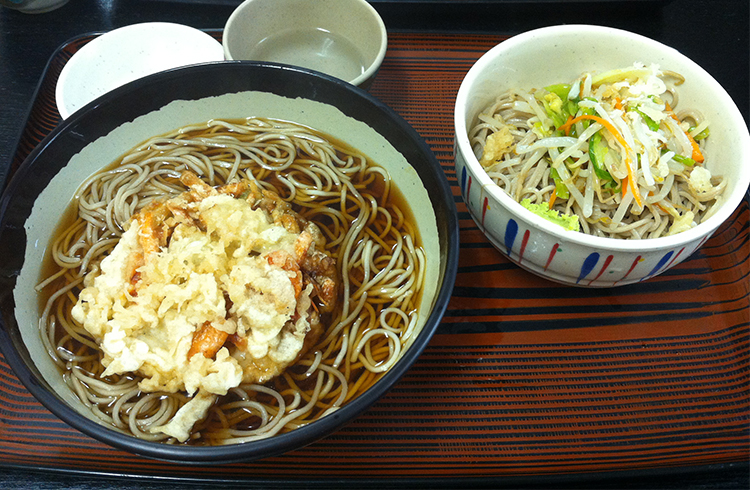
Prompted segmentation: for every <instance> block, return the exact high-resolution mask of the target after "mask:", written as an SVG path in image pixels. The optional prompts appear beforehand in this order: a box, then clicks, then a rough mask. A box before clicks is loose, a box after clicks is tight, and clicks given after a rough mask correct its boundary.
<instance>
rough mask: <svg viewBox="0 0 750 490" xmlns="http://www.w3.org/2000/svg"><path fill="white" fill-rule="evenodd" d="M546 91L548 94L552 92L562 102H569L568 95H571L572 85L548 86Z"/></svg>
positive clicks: (557, 84)
mask: <svg viewBox="0 0 750 490" xmlns="http://www.w3.org/2000/svg"><path fill="white" fill-rule="evenodd" d="M544 90H546V91H547V92H552V93H553V94H555V95H557V96H558V97H560V99H561V100H568V93H570V84H567V83H556V84H554V85H548V86H546V87H544Z"/></svg>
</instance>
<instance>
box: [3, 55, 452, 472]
mask: <svg viewBox="0 0 750 490" xmlns="http://www.w3.org/2000/svg"><path fill="white" fill-rule="evenodd" d="M248 91H250V92H251V93H261V94H275V95H272V97H275V96H281V97H283V98H285V99H290V100H291V102H289V106H290V107H292V108H295V109H294V110H296V105H297V104H298V103H299V104H300V105H304V104H308V105H306V106H305V107H303V108H301V109H300V112H299V113H298V115H299V116H300V117H307V118H308V120H311V121H313V122H312V123H311V124H309V125H310V126H313V127H317V128H319V129H322V130H323V131H324V132H326V130H325V129H324V128H323V127H321V126H320V125H316V123H315V112H316V110H312V111H311V110H310V107H309V105H310V104H312V105H313V106H321V107H328V108H330V107H331V106H332V107H333V108H335V109H334V110H333V111H334V112H335V113H336V114H338V113H341V114H342V116H341V117H343V118H344V119H345V120H354V121H355V122H357V123H356V124H359V123H363V124H364V125H366V126H368V127H369V128H372V130H374V132H377V133H379V134H380V135H381V136H382V137H383V138H384V140H383V141H384V142H385V145H386V146H387V145H390V146H391V147H392V148H394V149H395V150H397V151H398V152H399V153H400V154H402V155H403V157H404V158H405V162H408V164H405V165H404V167H409V166H410V167H411V169H409V172H411V173H412V174H414V175H415V176H416V177H415V179H416V182H419V181H421V183H422V185H423V187H424V191H425V196H429V197H426V198H425V199H426V200H429V204H427V205H420V208H423V209H420V212H424V211H427V213H426V214H427V215H429V216H433V217H434V221H435V226H436V233H434V235H435V236H429V235H428V236H424V235H423V236H422V240H423V242H426V243H427V242H429V243H433V244H435V250H436V251H437V253H436V257H435V259H434V260H432V261H431V262H432V264H431V266H432V267H434V268H435V269H434V272H435V278H436V282H437V287H436V289H435V291H434V294H433V295H432V300H431V302H430V306H429V309H428V310H427V311H428V313H427V315H426V316H427V319H426V321H425V323H424V326H423V328H422V329H421V331H420V333H419V334H418V336H417V337H416V339H415V340H414V342H413V344H412V345H411V346H410V347H409V348H408V349H407V350H406V352H405V353H404V354H403V355H402V357H401V359H400V360H399V361H398V362H397V363H396V364H395V365H394V366H393V367H392V369H391V370H390V371H389V372H387V373H386V374H385V375H384V376H383V377H382V378H381V379H380V380H379V381H378V382H377V383H376V384H375V385H374V386H372V387H371V388H370V389H369V390H367V391H366V392H365V393H363V394H362V395H360V396H359V397H358V398H356V399H354V400H352V401H351V402H349V403H348V404H347V405H345V406H344V407H343V408H341V409H339V410H338V411H336V412H334V413H332V414H330V415H328V416H326V417H323V418H322V419H320V420H318V421H316V422H313V423H311V424H309V425H307V426H304V427H302V428H299V429H297V430H294V431H291V432H289V433H285V434H280V435H276V436H273V437H271V438H268V439H265V440H261V441H257V442H251V443H242V444H231V445H226V446H216V447H187V446H180V445H169V444H163V443H155V442H147V441H143V440H140V439H137V438H135V437H133V436H130V435H126V434H123V433H121V432H119V431H117V430H114V429H112V428H109V427H106V426H104V425H102V424H101V423H99V422H96V421H95V420H93V419H92V418H90V417H88V416H85V415H84V414H83V413H82V411H81V410H80V407H76V406H75V405H76V404H75V403H71V396H72V395H71V394H70V393H65V388H64V384H62V383H60V382H58V380H57V379H56V378H55V376H56V373H55V372H53V371H50V368H49V366H45V361H44V359H43V358H42V356H46V355H47V354H46V353H45V352H40V347H39V345H40V341H39V340H38V338H39V333H38V326H37V324H36V322H35V321H34V320H35V319H37V318H38V315H39V312H38V311H37V310H38V307H35V305H36V304H37V303H36V302H35V301H36V300H35V299H32V298H33V297H34V295H35V293H34V291H33V290H32V287H31V286H30V285H32V284H34V281H35V280H37V279H38V278H39V275H38V274H37V275H36V276H35V277H30V278H24V274H25V275H27V276H28V275H29V274H30V273H26V272H25V269H24V268H25V267H27V266H28V267H29V268H30V270H32V271H33V270H35V269H34V267H36V269H38V268H39V265H38V262H39V257H40V256H41V255H40V254H43V250H44V248H45V247H46V245H47V243H44V241H43V240H39V239H38V238H37V234H38V232H40V228H49V227H53V226H54V224H55V222H56V220H57V219H58V218H57V214H59V213H60V212H61V210H62V208H63V207H64V206H65V203H66V202H67V200H69V199H70V198H71V197H72V195H73V193H74V191H75V189H76V187H77V186H78V185H79V184H80V183H81V182H82V181H83V180H84V179H85V178H86V177H87V176H88V175H89V174H90V173H91V172H92V169H93V170H96V169H97V168H101V167H103V166H105V165H107V164H108V163H109V162H110V161H112V160H113V159H114V158H112V157H109V156H107V154H108V152H114V153H112V154H113V155H115V157H116V156H119V155H120V154H122V153H124V152H125V151H126V150H127V149H129V148H131V147H133V146H135V145H136V144H138V143H140V142H141V141H143V140H144V139H146V138H144V137H143V135H139V134H138V131H140V130H141V129H140V128H144V127H145V128H149V127H150V126H149V124H143V122H142V120H143V117H141V116H143V115H146V114H148V116H146V117H147V118H149V119H148V121H151V120H152V119H158V117H160V116H158V114H161V113H162V112H163V111H164V109H163V108H164V107H165V106H168V105H169V107H168V109H166V110H167V117H166V119H168V121H167V122H166V123H165V124H167V126H164V128H165V129H166V128H168V129H166V130H163V131H162V132H166V131H167V130H169V129H174V128H177V127H180V126H182V125H184V124H182V123H178V122H177V121H172V116H173V115H175V114H176V115H178V116H179V117H178V118H177V119H179V118H180V117H182V116H183V115H184V117H185V118H187V119H186V121H189V122H202V121H204V120H207V119H210V118H211V117H224V116H222V115H209V116H208V117H205V118H204V119H202V120H191V119H190V117H198V118H200V117H201V115H206V114H207V113H206V112H205V111H206V107H208V108H209V109H208V110H209V112H210V110H211V109H210V108H211V107H214V105H213V104H214V101H215V100H217V99H214V98H213V97H218V96H225V97H227V96H226V95H225V94H237V95H235V96H236V97H240V98H242V97H245V94H248V93H249V92H248ZM235 96H228V97H235ZM248 97H249V95H248ZM175 101H178V102H175ZM180 101H185V102H180ZM300 101H302V102H300ZM310 101H313V102H310ZM196 106H200V107H201V109H200V110H198V112H197V115H193V114H192V113H190V111H191V110H193V109H194V108H195V107H196ZM216 107H221V103H217V104H216ZM191 108H193V109H191ZM326 110H328V109H326ZM155 111H158V112H155ZM175 111H176V112H175ZM201 111H203V112H201ZM311 112H312V113H313V114H312V115H311ZM155 114H156V115H157V116H154V115H155ZM326 114H328V113H326ZM252 115H257V116H264V115H265V116H268V117H276V116H277V115H276V114H262V113H259V114H252ZM329 115H330V114H329ZM292 117H293V116H292ZM326 117H328V116H326ZM335 117H339V116H335ZM310 118H312V119H310ZM136 119H138V120H137V121H136ZM132 121H136V122H135V123H133V124H126V123H129V122H132ZM300 122H301V121H300ZM320 122H321V124H323V126H325V124H327V123H326V122H325V121H323V120H321V121H320ZM159 124H163V123H162V122H159V123H158V124H156V126H157V127H161V126H159ZM169 124H173V126H171V127H169V126H168V125H169ZM356 124H354V125H355V126H356ZM365 132H367V131H365ZM130 133H134V134H132V135H131V134H130ZM123 134H125V135H127V137H123ZM153 134H161V133H160V132H157V133H153ZM357 134H358V133H357ZM114 135H119V136H114ZM123 139H124V140H125V141H122V140H123ZM347 143H349V142H348V141H347ZM353 146H355V147H356V146H357V144H353ZM359 149H360V150H363V151H364V152H365V153H366V154H367V150H366V149H363V148H359ZM92 151H96V152H101V153H102V159H101V161H100V163H98V164H95V168H88V167H85V166H82V167H80V169H79V168H78V165H79V164H78V163H77V162H78V161H79V159H81V158H82V157H81V156H82V155H86V154H87V152H88V154H90V153H91V152H92ZM118 152H119V153H118ZM369 156H372V155H369ZM87 158H88V160H91V158H90V157H87ZM71 159H73V162H71ZM69 162H71V163H70V164H69ZM376 162H377V160H376ZM97 166H98V167H97ZM53 179H54V180H53ZM66 182H67V183H66ZM51 183H54V184H51ZM399 184H401V182H399ZM399 187H401V186H400V185H399ZM401 190H402V193H406V192H405V190H404V189H403V188H401ZM43 192H44V194H43ZM40 195H42V196H43V197H42V198H40ZM35 206H41V210H39V209H37V211H34V212H32V209H33V208H34V207H35ZM430 208H431V210H432V212H430ZM35 213H36V214H35ZM36 215H41V216H47V218H42V219H41V221H40V220H38V219H36V218H34V220H32V219H30V217H33V216H36ZM45 220H46V221H45ZM32 221H33V222H32ZM45 223H46V224H45ZM44 233H47V234H48V235H49V234H50V233H51V232H48V231H45V232H44ZM44 236H47V235H44ZM0 255H1V256H2V257H3V260H2V264H1V265H0V313H1V314H2V315H1V317H0V326H1V327H2V328H1V329H0V347H1V348H2V352H3V354H4V355H5V359H6V360H7V362H8V363H9V364H10V366H11V367H12V368H13V370H14V372H15V374H16V375H17V376H18V378H19V379H20V381H21V382H22V383H23V384H24V385H25V386H26V387H27V388H28V390H29V391H30V392H31V393H32V394H33V395H34V396H35V397H36V398H37V399H38V400H39V401H40V402H41V403H42V404H43V405H44V406H45V407H47V408H48V409H49V410H50V411H51V412H52V413H54V414H55V415H57V416H58V417H60V418H61V419H62V420H63V421H65V422H66V423H68V424H69V425H71V426H73V427H75V428H76V429H78V430H80V431H82V432H84V433H86V434H88V435H89V436H91V437H93V438H95V439H98V440H100V441H103V442H105V443H107V444H110V445H112V446H114V447H117V448H120V449H124V450H127V451H131V452H133V453H136V454H140V455H144V456H148V457H152V458H157V459H163V460H169V461H175V462H182V463H202V464H205V463H229V462H236V461H247V460H251V459H258V458H263V457H268V456H273V455H278V454H281V453H284V452H287V451H290V450H292V449H296V448H300V447H302V446H305V445H307V444H309V443H311V442H313V441H315V440H317V439H319V438H321V437H324V436H326V435H327V434H330V433H332V432H333V431H335V430H336V429H338V428H340V427H341V426H342V425H343V424H345V423H347V422H349V421H351V420H352V419H353V418H354V417H356V416H357V415H358V414H360V413H361V412H362V411H364V410H365V409H367V408H368V407H370V406H371V405H372V404H373V403H374V402H375V401H377V400H378V398H380V397H381V396H382V395H383V394H384V393H386V391H387V390H388V389H389V388H391V387H392V386H393V385H394V383H396V381H397V380H398V379H399V378H400V377H401V376H402V375H403V374H404V373H405V372H406V371H407V370H408V369H409V367H410V366H411V365H412V364H413V363H414V361H415V360H416V359H417V357H418V356H419V355H420V353H421V352H422V350H423V349H424V347H425V346H426V345H427V343H428V342H429V340H430V338H431V337H432V335H433V333H434V332H435V329H436V328H437V326H438V324H439V323H440V320H441V318H442V316H443V313H444V311H445V308H446V306H447V304H448V300H449V298H450V294H451V291H452V288H453V283H454V280H455V274H456V269H457V264H458V219H457V214H456V209H455V205H454V199H453V194H452V192H451V190H450V187H449V185H448V183H447V180H446V178H445V175H444V174H443V171H442V169H441V167H440V165H439V164H438V162H437V160H436V158H435V156H434V154H433V153H432V151H431V150H430V149H429V147H428V146H427V145H426V144H425V142H424V141H423V139H422V138H421V137H420V136H419V135H418V134H417V133H416V131H414V129H413V128H412V127H411V126H409V124H408V123H406V122H405V121H404V120H403V119H402V118H401V117H399V116H398V115H397V114H396V113H395V112H394V111H393V110H391V109H390V108H388V107H387V106H386V105H385V104H383V103H382V102H380V101H379V100H378V99H376V98H375V97H373V96H371V95H369V94H368V93H367V92H365V91H363V90H361V89H359V88H357V87H354V86H352V85H350V84H347V83H345V82H342V81H340V80H338V79H335V78H332V77H329V76H326V75H322V74H320V73H316V72H312V71H309V70H304V69H300V68H295V67H290V66H283V65H277V64H272V63H253V62H244V61H232V62H218V63H208V64H203V65H194V66H190V67H186V68H179V69H175V70H170V71H166V72H162V73H159V74H156V75H152V76H149V77H146V78H143V79H140V80H137V81H135V82H132V83H130V84H128V85H125V86H123V87H120V88H118V89H116V90H114V91H112V92H110V93H108V94H106V95H104V96H102V97H100V98H99V99H97V100H95V101H94V102H92V103H90V104H89V105H87V106H86V107H84V108H82V109H81V110H79V111H78V112H76V113H75V114H73V115H71V116H70V117H69V118H68V119H67V120H66V121H65V122H63V123H62V124H61V125H60V126H59V127H57V128H56V129H55V130H54V131H53V132H52V133H51V134H50V135H48V136H47V137H46V138H44V140H43V141H42V142H41V143H40V144H39V145H38V146H37V147H36V148H35V149H34V150H33V151H32V153H31V154H30V155H29V157H28V158H27V159H26V161H25V162H24V163H23V165H22V166H21V167H20V168H19V170H18V171H17V172H16V174H15V175H14V176H13V179H12V180H11V181H10V183H9V185H8V187H7V188H6V190H5V192H4V194H3V196H2V200H1V201H0ZM34 263H36V265H34ZM31 275H33V274H31ZM14 290H15V291H14ZM41 350H42V351H43V349H41ZM47 362H48V361H47ZM53 385H54V386H53Z"/></svg>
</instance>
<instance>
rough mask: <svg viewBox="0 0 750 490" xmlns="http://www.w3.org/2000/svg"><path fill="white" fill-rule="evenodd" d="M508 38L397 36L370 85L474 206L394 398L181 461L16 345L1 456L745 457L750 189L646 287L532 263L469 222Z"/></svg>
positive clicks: (301, 459) (427, 474)
mask: <svg viewBox="0 0 750 490" xmlns="http://www.w3.org/2000/svg"><path fill="white" fill-rule="evenodd" d="M212 34H213V35H215V36H216V37H217V38H219V37H220V35H221V33H220V32H213V33H212ZM94 37H95V35H93V34H92V35H85V36H82V37H80V38H76V39H73V40H71V41H70V42H69V43H67V44H65V45H64V46H62V47H61V48H60V49H59V50H58V51H57V52H56V53H55V54H54V55H53V57H52V58H51V60H50V63H49V66H48V69H47V70H46V71H45V74H44V76H43V78H42V80H41V82H40V85H39V89H38V93H37V97H36V98H35V101H34V103H33V105H32V107H31V110H30V114H29V118H28V122H27V125H26V128H25V130H24V132H23V134H22V137H21V139H20V142H19V145H18V148H17V152H16V154H15V158H14V160H13V162H12V166H11V173H12V172H13V171H14V170H15V169H16V168H17V167H18V165H20V164H21V162H22V161H23V159H24V158H25V157H26V155H28V153H29V152H30V151H31V150H32V149H33V148H34V146H35V145H36V144H37V143H38V142H39V141H40V140H41V139H42V138H43V137H44V136H45V135H46V134H47V133H49V132H50V131H51V130H52V129H53V128H54V127H55V126H56V125H57V124H58V123H59V122H60V117H59V114H58V113H57V110H56V106H55V99H54V89H55V83H56V80H57V77H58V75H59V73H60V70H61V69H62V67H63V66H64V64H65V62H66V61H67V60H68V59H70V57H71V56H72V55H73V54H74V53H75V52H76V51H77V50H78V49H80V47H81V46H83V45H84V44H85V43H87V42H88V41H90V40H91V39H93V38H94ZM502 40H503V37H499V36H490V35H458V34H452V35H444V34H424V33H420V34H417V33H392V34H391V35H390V37H389V49H388V53H387V55H386V58H385V62H384V63H383V66H382V69H381V70H380V73H379V74H378V76H377V79H376V80H375V83H374V84H373V85H372V87H371V88H370V92H371V93H372V94H373V95H375V96H377V97H379V98H380V99H381V100H383V101H384V102H386V103H387V104H389V105H390V106H391V107H392V108H393V109H395V110H396V111H397V112H398V113H399V114H401V115H402V116H403V117H404V118H405V119H406V120H407V121H409V122H410V123H411V124H412V125H413V126H414V127H415V128H416V130H417V131H418V132H419V133H420V134H421V135H422V136H423V137H424V138H425V140H426V141H427V143H428V144H429V145H430V146H431V148H432V149H433V151H434V152H435V154H436V155H437V157H438V160H439V161H440V164H441V165H442V167H443V170H444V171H445V173H446V175H447V177H448V180H449V182H450V183H451V185H452V186H453V190H454V196H455V201H456V206H457V207H458V212H459V218H460V220H461V222H460V223H461V256H460V265H459V272H458V277H457V280H456V286H455V289H454V292H453V298H452V300H451V303H450V305H449V307H448V310H447V313H446V315H445V318H444V320H443V322H442V323H441V325H440V327H439V330H438V332H437V334H436V335H435V337H434V339H433V341H432V342H431V343H430V345H429V346H428V347H427V349H426V350H425V352H424V354H423V355H422V356H421V358H420V359H419V360H418V361H417V363H416V364H415V365H414V366H413V368H412V369H411V370H410V371H409V372H408V373H407V375H406V376H405V377H404V378H403V379H402V380H401V381H400V382H399V383H398V384H397V385H396V386H395V387H394V388H393V389H392V390H391V391H390V392H389V394H388V395H387V396H385V397H384V398H382V399H381V401H379V402H378V403H377V404H375V405H374V406H373V407H372V408H371V409H370V410H368V411H367V412H365V413H364V414H363V415H362V416H360V417H359V418H357V419H356V420H355V421H354V422H352V423H351V424H350V425H348V426H347V427H345V428H343V429H341V430H340V431H338V432H337V433H335V434H333V435H331V436H329V437H327V438H325V439H323V440H321V441H319V442H317V443H315V444H312V445H310V446H308V447H307V448H304V449H300V450H297V451H294V452H292V453H289V454H286V455H284V456H280V457H274V458H268V459H266V460H262V461H256V462H252V463H247V464H232V465H224V466H181V465H177V464H170V463H164V462H160V461H154V460H150V459H145V458H141V457H138V456H133V455H131V454H129V453H125V452H122V451H119V450H115V449H112V448H110V447H108V446H105V445H103V444H102V443H99V442H98V441H95V440H93V439H91V438H89V437H87V436H84V435H83V434H81V433H80V432H78V431H76V430H74V429H71V428H70V427H68V426H67V425H65V424H64V423H63V422H61V421H60V420H59V419H57V418H56V417H55V416H53V415H52V414H51V413H50V412H48V411H47V410H46V409H45V408H44V407H42V406H41V405H40V404H39V403H38V402H37V401H36V400H35V399H34V398H33V397H32V396H31V395H30V394H29V393H28V392H27V391H26V390H25V388H24V387H23V386H22V385H21V384H20V383H19V382H18V380H17V379H16V378H15V377H14V375H13V373H12V371H11V369H10V368H9V367H8V365H7V364H6V363H5V361H4V360H3V359H2V357H0V460H1V462H0V466H3V465H4V466H6V467H16V468H28V469H52V470H64V471H67V472H71V471H72V472H74V473H75V472H80V473H95V474H107V475H113V474H114V475H133V476H139V477H144V476H158V477H160V478H180V479H189V480H199V481H205V480H216V481H218V480H222V481H227V480H243V481H256V482H263V481H266V480H269V479H283V480H286V481H287V482H289V481H292V482H293V481H304V482H307V483H308V484H309V483H313V482H318V483H321V482H325V481H337V482H341V481H347V480H350V479H351V480H363V479H366V480H367V481H369V482H373V481H378V480H389V481H400V482H409V481H411V482H415V481H417V480H419V481H421V482H422V483H423V484H424V483H427V484H429V483H430V482H432V483H435V484H438V483H441V484H445V482H454V483H456V482H458V481H463V482H467V481H470V480H473V481H475V482H477V481H484V482H487V481H493V479H499V478H503V479H504V481H509V480H513V481H526V480H528V481H530V480H532V479H534V480H536V481H538V479H539V478H552V479H553V481H554V478H559V477H564V476H565V475H571V474H576V475H579V476H580V475H592V474H600V475H601V474H610V473H612V472H622V473H623V474H632V473H633V472H641V473H645V474H648V473H649V472H657V473H659V472H662V473H663V472H664V471H669V470H668V468H669V467H672V468H684V467H688V466H696V465H712V464H713V465H715V464H719V465H721V464H723V463H746V462H747V459H748V454H749V453H750V443H749V441H750V430H749V429H748V428H749V427H750V423H749V422H750V335H749V331H750V329H749V326H750V318H749V317H750V280H749V278H750V241H749V240H748V238H749V227H748V218H749V217H750V209H749V202H750V198H748V199H746V200H745V201H744V202H743V203H742V205H741V206H740V207H739V209H738V210H737V211H736V212H735V213H734V215H733V216H732V218H731V219H730V220H729V221H728V222H727V223H726V224H725V225H723V226H722V227H721V228H720V229H719V230H718V231H717V233H716V234H715V235H714V237H713V238H711V239H710V240H709V241H708V242H707V243H706V244H705V245H704V246H703V247H702V248H701V249H700V250H698V251H697V252H696V253H695V254H694V255H693V256H691V257H690V258H688V259H687V260H685V261H684V262H683V263H682V264H680V265H678V266H677V267H675V268H674V269H672V270H670V271H668V272H666V273H665V274H663V275H661V276H659V277H657V278H655V279H652V280H650V281H647V282H644V283H641V284H637V285H632V286H625V287H620V288H616V289H606V290H588V289H579V288H572V287H566V286H561V285H557V284H553V283H550V282H547V281H545V280H542V279H540V278H537V277H536V276H533V275H531V274H529V273H527V272H525V271H523V270H521V269H520V268H518V267H516V266H515V265H513V264H512V263H510V262H509V261H507V260H506V259H505V258H504V257H503V256H502V255H501V254H500V253H499V252H497V251H496V250H495V249H494V248H492V246H491V245H490V243H489V242H488V241H487V240H486V239H485V237H484V236H483V235H482V233H481V232H480V231H479V229H478V228H477V227H476V226H475V224H474V222H473V221H472V220H471V218H470V216H469V213H468V212H467V210H466V207H465V205H464V204H463V202H462V200H461V195H460V191H459V188H458V182H457V180H456V175H455V170H454V166H453V103H454V98H455V95H456V92H457V91H458V87H459V85H460V83H461V80H462V78H463V76H464V74H465V73H466V71H467V70H468V69H469V68H470V66H471V65H472V64H473V63H474V61H475V60H476V59H477V58H478V57H479V56H481V55H482V54H483V53H484V52H485V51H487V50H488V49H489V48H490V47H492V46H494V45H495V44H497V43H498V42H501V41H502ZM497 481H500V480H497Z"/></svg>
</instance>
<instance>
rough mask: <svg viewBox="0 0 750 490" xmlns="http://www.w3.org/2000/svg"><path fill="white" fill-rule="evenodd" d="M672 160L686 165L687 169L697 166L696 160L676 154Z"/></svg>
mask: <svg viewBox="0 0 750 490" xmlns="http://www.w3.org/2000/svg"><path fill="white" fill-rule="evenodd" d="M672 160H674V161H675V162H677V163H681V164H683V165H685V166H686V167H692V166H693V165H695V160H693V159H692V158H688V157H684V156H682V155H678V154H676V153H675V155H674V156H673V157H672Z"/></svg>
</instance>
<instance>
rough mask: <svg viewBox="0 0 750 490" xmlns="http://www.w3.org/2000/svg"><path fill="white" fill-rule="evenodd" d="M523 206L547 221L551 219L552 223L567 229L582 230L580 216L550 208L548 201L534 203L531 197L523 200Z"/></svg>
mask: <svg viewBox="0 0 750 490" xmlns="http://www.w3.org/2000/svg"><path fill="white" fill-rule="evenodd" d="M521 206H523V207H525V208H526V209H528V210H529V211H531V212H532V213H534V214H536V215H537V216H541V217H542V218H544V219H546V220H547V221H550V222H551V223H554V224H556V225H559V226H562V227H563V228H565V229H566V230H572V231H578V230H580V224H579V223H578V216H576V215H572V216H571V215H569V214H562V213H560V212H559V211H556V210H554V209H550V208H549V205H548V204H547V203H546V202H543V203H541V204H533V203H532V202H531V201H530V200H529V199H524V200H523V201H521Z"/></svg>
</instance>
